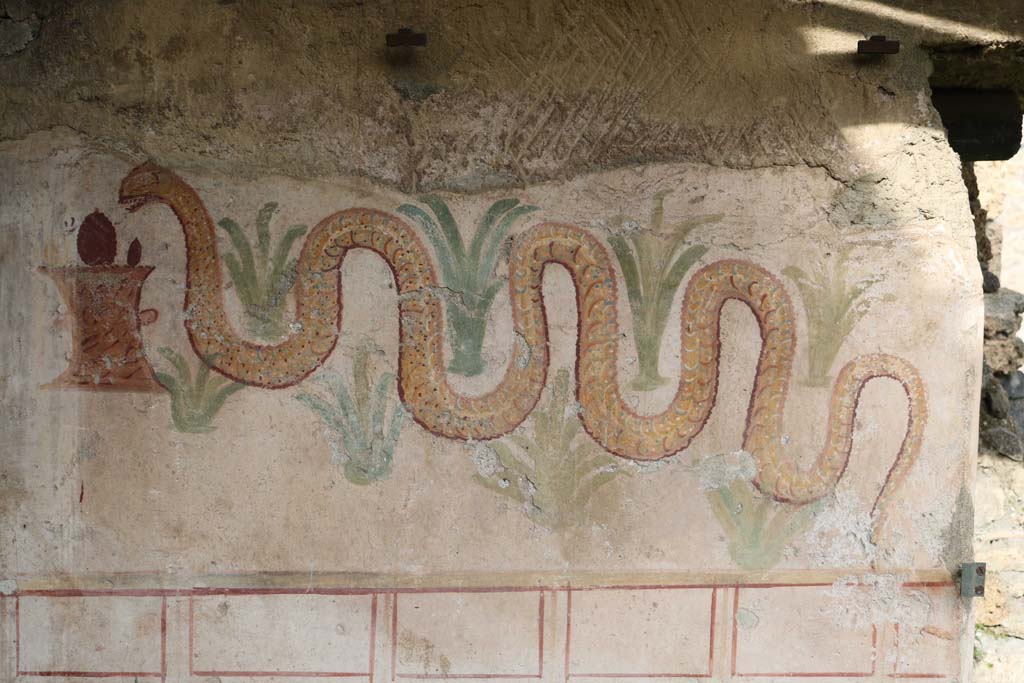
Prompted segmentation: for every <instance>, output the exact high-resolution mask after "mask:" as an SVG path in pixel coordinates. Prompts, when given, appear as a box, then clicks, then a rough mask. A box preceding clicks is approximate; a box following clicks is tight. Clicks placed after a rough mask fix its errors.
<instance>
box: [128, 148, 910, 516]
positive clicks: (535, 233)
mask: <svg viewBox="0 0 1024 683" xmlns="http://www.w3.org/2000/svg"><path fill="white" fill-rule="evenodd" d="M121 200H122V202H123V203H125V204H127V205H128V206H129V207H130V208H131V209H133V210H134V209H137V208H140V207H141V206H143V205H145V204H147V203H149V202H153V201H158V202H162V203H165V204H167V205H168V206H170V208H171V209H172V210H173V211H174V213H175V214H176V215H177V217H178V220H179V222H180V223H181V226H182V228H183V230H184V233H185V244H186V252H187V254H186V255H187V261H188V266H187V277H188V279H187V286H186V294H185V309H186V312H187V315H186V322H185V327H186V329H187V331H188V335H189V338H190V340H191V343H192V345H193V347H194V349H195V351H196V352H197V353H198V354H199V356H200V357H201V358H203V359H204V361H205V362H207V363H208V364H209V365H210V366H211V367H212V368H213V369H215V370H216V371H217V372H220V373H221V374H223V375H225V376H227V377H230V378H232V379H234V380H236V381H238V382H244V383H246V384H251V385H254V386H259V387H266V388H279V387H286V386H289V385H292V384H295V383H296V382H299V381H300V380H302V379H303V378H305V377H307V376H308V375H309V374H310V373H312V372H314V371H315V370H316V369H317V368H319V367H320V366H321V364H322V363H323V362H324V360H325V359H326V358H327V357H328V356H329V355H330V353H331V352H332V350H333V349H334V346H335V344H336V343H337V340H338V334H339V333H338V329H339V327H340V325H341V316H342V290H341V282H340V272H341V271H340V268H341V263H342V261H343V260H344V258H345V255H346V254H347V253H348V251H349V250H351V249H369V250H371V251H374V252H376V253H377V254H379V255H380V256H381V257H382V258H383V259H384V260H385V261H386V262H387V263H388V265H389V266H390V268H391V271H392V273H393V274H394V278H395V282H396V285H397V287H398V293H399V315H400V347H399V348H400V357H399V372H398V377H399V380H398V383H399V393H400V395H401V398H402V400H403V402H404V403H405V405H406V406H407V408H408V409H409V410H410V412H411V413H412V415H413V417H414V419H415V420H416V421H417V422H418V423H419V424H420V425H422V426H423V427H424V428H425V429H427V430H429V431H431V432H433V433H435V434H438V435H442V436H445V437H449V438H453V439H493V438H496V437H499V436H501V435H503V434H506V433H508V432H509V431H511V430H512V429H514V428H515V427H516V426H518V425H519V424H520V423H521V422H523V420H525V419H526V417H527V416H528V415H529V413H530V411H531V410H532V409H533V407H534V405H535V404H536V403H537V401H538V399H539V398H540V393H541V390H542V389H543V387H544V383H545V380H546V376H547V369H548V348H547V347H548V330H547V320H546V316H545V310H544V302H543V298H542V294H541V280H542V275H543V272H544V269H545V267H546V266H547V264H549V263H556V264H559V265H561V266H563V267H564V268H565V269H566V270H568V272H569V274H570V275H571V277H572V281H573V284H574V285H575V288H576V306H577V314H578V353H577V364H576V392H577V397H578V400H579V404H580V408H581V409H580V414H579V416H580V419H581V421H582V423H583V426H584V428H585V429H586V431H587V432H588V433H589V434H590V436H591V437H593V438H594V439H595V440H596V441H597V442H598V443H599V444H600V445H601V446H602V447H603V448H605V449H606V450H607V451H609V452H611V453H613V454H615V455H618V456H621V457H624V458H630V459H634V460H655V459H659V458H664V457H666V456H669V455H672V454H674V453H677V452H679V451H681V450H682V449H684V448H686V447H687V445H689V444H690V442H691V441H692V440H693V438H694V437H696V436H697V434H698V433H700V431H701V429H702V428H703V427H704V424H705V422H706V421H707V419H708V416H709V415H710V412H711V409H712V407H713V405H714V401H715V396H716V392H717V389H718V364H719V329H718V326H719V318H720V315H721V310H722V306H723V305H724V304H725V302H726V301H728V300H730V299H732V300H737V301H741V302H743V303H744V304H746V305H747V306H748V307H749V308H750V310H751V311H752V312H753V313H754V315H755V316H756V318H757V322H758V326H759V327H760V330H761V337H762V346H761V353H760V358H759V360H758V365H757V374H756V377H755V380H754V389H753V393H752V396H751V399H750V406H749V409H748V413H747V424H746V429H745V432H744V439H743V449H744V450H745V451H747V452H749V453H751V454H752V456H753V457H754V459H755V461H756V465H757V476H756V480H755V482H756V484H757V486H758V487H759V488H760V490H761V491H762V492H764V493H766V494H768V495H771V496H773V497H774V498H775V499H777V500H780V501H788V502H792V503H807V502H811V501H814V500H817V499H818V498H821V497H822V496H823V495H825V494H826V493H828V492H829V491H831V490H832V488H833V487H834V486H835V484H836V483H837V482H838V480H839V479H840V478H841V477H842V475H843V472H844V471H845V469H846V466H847V462H848V460H849V456H850V450H851V447H852V439H853V423H854V418H855V415H856V409H857V402H858V399H859V396H860V392H861V390H862V389H863V388H864V385H865V384H866V383H867V382H868V381H869V380H870V379H872V378H876V377H889V378H892V379H894V380H896V381H897V382H899V383H900V384H901V385H902V387H903V389H904V391H905V392H906V395H907V403H908V420H907V431H906V435H905V438H904V440H903V443H902V445H901V447H900V450H899V453H898V454H897V456H896V458H895V460H894V463H893V465H892V467H891V469H890V470H889V473H888V476H887V479H886V482H885V483H884V485H883V486H882V490H881V493H880V494H879V498H878V500H877V501H876V507H879V506H884V503H885V502H886V500H885V499H886V497H887V496H888V495H889V494H891V492H892V490H893V489H894V488H895V486H896V485H897V484H898V483H899V481H900V480H901V479H902V478H903V477H904V476H905V474H906V473H907V470H908V469H909V468H910V467H911V465H912V464H913V462H914V460H915V458H916V457H917V455H918V453H919V452H920V448H921V440H922V435H923V432H924V427H925V421H926V406H925V391H924V386H923V384H922V382H921V379H920V377H919V375H918V373H917V371H916V370H915V368H914V367H913V366H911V365H910V364H909V363H908V362H906V361H905V360H902V359H900V358H897V357H895V356H891V355H886V354H869V355H864V356H860V357H857V358H855V359H854V360H852V361H850V362H849V363H847V364H846V365H845V366H844V367H843V368H842V370H841V371H840V373H839V376H838V378H837V380H836V385H835V388H834V390H833V392H832V398H831V405H830V411H829V418H828V425H827V428H826V437H825V445H824V447H823V449H822V451H821V453H820V454H819V455H818V458H817V460H816V462H815V463H814V464H813V465H812V466H811V467H810V468H809V469H806V470H805V469H802V468H801V467H800V465H799V464H798V463H795V462H792V460H791V459H790V460H788V459H785V458H784V457H783V455H784V454H783V452H782V449H781V446H782V434H783V432H782V418H783V413H784V408H785V402H786V394H787V392H788V389H789V380H790V374H791V370H792V366H793V358H794V354H795V348H796V325H795V317H794V315H793V307H792V304H791V302H790V300H789V297H788V295H787V293H786V290H785V288H784V286H783V285H782V283H781V282H780V281H779V280H778V279H777V278H776V277H775V276H773V275H772V274H771V273H769V272H768V271H766V270H765V269H763V268H762V267H760V266H758V265H755V264H753V263H749V262H746V261H740V260H723V261H717V262H715V263H712V264H710V265H707V266H705V267H703V268H702V269H700V270H699V271H698V272H696V273H695V274H694V275H693V276H692V278H691V279H690V282H689V284H688V286H687V288H686V292H685V296H684V298H683V303H682V350H681V360H682V363H681V365H682V374H681V377H680V379H679V385H678V389H677V390H676V393H675V396H674V398H673V399H672V402H671V404H670V405H669V406H668V408H666V409H665V410H664V411H663V412H662V413H660V414H658V415H651V416H646V415H638V414H636V413H635V412H634V411H632V410H631V409H630V408H629V406H628V405H626V403H625V402H624V401H623V399H622V396H621V395H620V393H619V383H618V376H617V373H618V367H619V364H618V345H619V324H618V316H617V310H616V306H617V301H618V293H617V289H616V277H615V271H614V269H613V267H612V265H611V261H610V260H609V257H608V253H607V251H606V249H605V248H604V246H603V245H602V244H601V243H600V242H599V241H598V240H597V239H596V238H595V237H594V236H592V235H590V234H589V233H587V232H586V231H584V230H582V229H580V228H577V227H574V226H571V225H560V224H554V223H544V224H540V225H537V226H536V227H533V228H532V229H530V230H528V231H526V232H524V233H522V234H521V235H519V236H518V237H517V238H516V239H515V240H514V242H513V245H512V251H511V254H510V257H509V268H508V270H509V295H510V299H511V308H512V317H513V326H514V329H515V332H516V334H515V340H516V341H515V349H514V353H513V357H512V359H511V360H510V362H509V364H508V367H507V368H506V369H505V374H504V377H503V379H502V381H501V383H500V384H499V385H498V386H497V387H496V388H495V389H494V390H493V391H491V392H489V393H487V394H485V395H482V396H466V395H463V394H460V393H459V392H457V391H455V390H454V389H453V388H452V387H451V386H450V385H449V383H448V380H447V375H446V370H445V359H444V339H445V336H444V329H443V325H444V317H443V312H442V311H443V306H442V300H441V299H440V297H439V295H438V293H437V285H438V283H437V276H436V274H435V271H434V268H433V265H432V263H431V260H430V256H429V252H428V250H427V249H426V248H425V247H424V246H423V244H422V242H421V241H420V239H419V238H418V237H417V235H416V233H415V232H414V230H413V229H412V228H411V227H410V226H409V225H408V224H406V223H405V222H404V221H402V220H401V219H399V218H398V217H396V216H392V215H390V214H387V213H384V212H382V211H376V210H369V209H348V210H345V211H341V212H338V213H335V214H333V215H331V216H328V217H327V218H324V219H323V220H322V221H320V223H319V224H318V225H317V226H316V227H315V228H314V229H313V230H312V232H311V233H310V234H309V236H308V237H307V239H306V242H305V244H304V246H303V248H302V253H301V256H300V257H299V260H298V276H297V279H296V282H295V286H294V290H295V301H296V315H295V322H294V323H293V325H292V330H293V332H292V334H291V335H290V336H289V337H288V338H287V339H284V340H283V341H281V342H280V343H277V344H270V345H260V344H254V343H252V342H250V341H248V340H246V339H244V338H242V337H240V336H239V335H238V333H237V332H236V331H235V329H234V328H233V327H232V325H231V324H230V322H229V320H228V317H227V314H226V311H225V306H224V299H223V291H222V281H221V264H220V259H219V257H218V254H217V242H216V236H215V234H214V225H213V221H212V220H211V218H210V216H209V214H208V212H207V211H206V208H205V206H204V205H203V203H202V200H201V199H200V198H199V196H198V194H197V193H196V192H195V191H194V190H193V189H192V188H191V187H190V186H189V185H188V184H187V183H185V181H183V180H182V179H181V178H179V177H178V176H177V175H175V174H174V173H172V172H171V171H168V170H166V169H163V168H161V167H159V166H156V165H154V164H152V163H146V164H143V165H141V166H139V167H138V168H136V169H134V170H133V171H132V172H131V173H129V175H128V176H127V177H126V178H125V180H124V181H123V183H122V186H121Z"/></svg>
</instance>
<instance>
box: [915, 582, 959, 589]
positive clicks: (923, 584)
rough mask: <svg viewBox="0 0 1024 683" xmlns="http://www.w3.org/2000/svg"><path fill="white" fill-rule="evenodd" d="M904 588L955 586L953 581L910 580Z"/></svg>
mask: <svg viewBox="0 0 1024 683" xmlns="http://www.w3.org/2000/svg"><path fill="white" fill-rule="evenodd" d="M903 587H904V588H955V587H956V583H954V582H953V581H908V582H907V583H905V584H903Z"/></svg>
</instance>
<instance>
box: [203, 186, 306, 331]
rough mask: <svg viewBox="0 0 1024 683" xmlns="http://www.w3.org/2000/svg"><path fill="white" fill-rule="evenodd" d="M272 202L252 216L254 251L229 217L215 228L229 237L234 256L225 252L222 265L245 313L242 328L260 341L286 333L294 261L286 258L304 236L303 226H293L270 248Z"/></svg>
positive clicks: (293, 278)
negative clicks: (286, 310) (285, 313)
mask: <svg viewBox="0 0 1024 683" xmlns="http://www.w3.org/2000/svg"><path fill="white" fill-rule="evenodd" d="M276 211H277V203H276V202H267V203H266V204H264V205H263V208H262V209H260V210H259V213H257V214H256V248H255V250H254V249H253V246H252V244H251V243H250V241H249V238H248V237H247V236H246V234H245V231H244V230H242V227H241V226H240V225H239V224H238V223H236V222H235V221H234V220H232V219H231V218H222V219H221V220H220V222H219V223H217V225H219V226H220V227H221V228H222V229H223V230H224V232H226V233H227V234H228V237H230V238H231V244H232V245H233V246H234V249H235V253H230V252H227V251H225V253H224V263H225V264H226V265H227V267H228V273H229V274H230V275H231V282H232V283H233V284H234V286H235V292H236V293H237V294H238V299H239V301H241V303H242V308H243V310H244V311H245V320H246V329H247V330H248V331H249V333H250V334H253V335H255V336H257V337H259V338H260V339H264V340H272V339H277V338H279V337H281V336H282V335H284V334H285V332H286V331H287V324H286V322H285V321H284V319H283V318H284V310H285V300H286V297H287V295H288V292H289V291H290V290H291V288H292V285H293V284H295V275H296V272H295V263H296V259H291V260H289V259H288V254H289V252H290V251H291V249H292V245H293V244H294V243H295V240H297V239H298V238H299V237H301V236H302V235H304V234H306V226H305V225H293V226H291V227H290V228H288V230H287V232H285V234H284V235H283V236H282V237H281V239H280V240H278V242H277V246H276V247H273V249H271V238H270V220H271V219H272V218H273V217H274V213H275V212H276Z"/></svg>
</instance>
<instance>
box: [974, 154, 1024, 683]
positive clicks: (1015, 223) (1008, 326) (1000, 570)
mask: <svg viewBox="0 0 1024 683" xmlns="http://www.w3.org/2000/svg"><path fill="white" fill-rule="evenodd" d="M975 166H976V170H977V173H978V185H979V190H980V196H979V199H980V201H981V204H982V206H983V207H984V208H985V211H986V212H987V218H988V226H987V228H988V231H989V232H990V233H991V235H992V237H993V238H994V243H995V245H996V247H997V254H998V272H999V279H1000V281H1001V284H1002V287H1003V288H1002V289H1001V290H1000V291H999V292H997V293H993V294H986V295H985V297H986V302H985V315H986V328H987V329H990V330H993V331H995V330H996V329H999V330H1000V332H999V335H1000V336H1004V335H1006V336H1009V337H1016V336H1019V330H1020V314H1018V313H1017V311H1018V310H1021V309H1024V297H1022V296H1021V295H1020V294H1019V291H1020V290H1021V289H1024V223H1022V218H1024V215H1022V212H1021V201H1022V198H1024V156H1022V155H1020V154H1018V155H1017V156H1015V157H1014V158H1012V159H1009V160H1007V161H999V162H979V163H977V164H976V165H975ZM987 336H992V335H987ZM1016 341H1017V343H1016V344H1012V343H1008V342H1007V341H1006V340H1004V339H999V340H997V341H995V343H993V342H992V341H989V340H986V343H985V356H986V359H988V358H990V357H991V358H993V359H995V360H996V361H997V362H1000V364H1001V365H1002V368H1001V371H1000V372H1001V375H1002V377H1000V378H999V379H996V378H995V377H993V379H996V381H997V382H998V383H999V385H1000V386H1001V387H1002V388H1003V390H1004V393H1003V396H1005V398H1006V400H1005V401H998V399H997V401H995V402H992V401H990V403H992V404H993V405H994V403H996V402H1000V403H1002V405H1003V406H1004V407H1006V408H1007V410H1006V411H1005V413H1006V419H1009V420H1010V425H1011V426H1012V427H1013V428H1014V430H1013V432H1014V435H1016V432H1019V430H1020V428H1021V425H1024V419H1022V415H1021V412H1022V411H1021V405H1022V404H1021V400H1022V398H1024V397H1022V396H1021V394H1022V392H1021V391H1020V389H1019V388H1018V387H1019V386H1020V384H1021V381H1020V380H1021V379H1022V377H1024V376H1022V375H1021V374H1020V372H1019V367H1020V365H1021V363H1022V362H1024V355H1022V351H1021V349H1022V347H1021V345H1020V343H1019V340H1016ZM989 362H992V361H989ZM992 388H993V389H994V387H992ZM986 393H988V394H990V395H993V396H999V394H998V392H983V405H984V400H985V398H984V397H985V395H986ZM996 409H997V410H999V408H998V407H996ZM988 412H991V411H988ZM983 419H984V418H983ZM1001 446H1002V447H1000V441H999V439H998V437H997V439H996V441H991V440H989V439H986V437H985V432H984V430H983V431H982V437H981V455H980V458H981V459H980V460H979V463H978V477H977V483H976V489H975V490H976V496H977V499H978V501H979V504H978V506H977V518H976V520H975V528H976V535H975V552H976V553H977V556H978V558H979V559H983V560H985V561H986V562H987V563H988V590H987V593H986V596H985V600H984V602H983V603H982V605H981V606H980V609H979V610H978V614H977V632H976V641H977V645H976V647H975V660H976V664H975V680H977V681H997V682H1001V681H1012V680H1015V678H1016V677H1018V676H1019V672H1020V671H1021V669H1022V667H1024V576H1022V572H1021V571H1020V567H1021V563H1022V562H1024V543H1022V534H1021V529H1022V528H1024V515H1022V510H1024V503H1022V500H1021V496H1022V491H1024V467H1022V466H1021V460H1022V459H1024V447H1021V442H1020V440H1019V439H1009V440H1005V443H1001Z"/></svg>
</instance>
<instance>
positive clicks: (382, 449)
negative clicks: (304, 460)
mask: <svg viewBox="0 0 1024 683" xmlns="http://www.w3.org/2000/svg"><path fill="white" fill-rule="evenodd" d="M373 350H374V349H373V347H372V345H369V344H362V345H361V346H360V347H359V348H358V349H357V350H356V353H355V358H354V363H353V368H352V381H351V383H347V382H346V381H345V379H344V378H342V377H341V376H339V375H337V374H336V373H332V372H324V373H321V375H320V377H319V382H320V384H321V385H322V386H324V388H325V389H326V390H327V391H328V393H329V398H326V399H325V398H323V397H322V396H320V395H318V394H314V393H303V394H299V395H298V396H297V397H296V398H297V399H298V400H299V401H301V402H302V403H304V404H306V405H307V406H309V407H310V408H312V409H313V411H314V412H315V413H316V414H317V415H319V416H320V419H321V420H323V422H324V424H325V425H327V427H328V428H329V429H331V430H332V431H333V432H334V434H336V435H337V437H338V438H337V441H336V442H335V443H334V444H332V446H334V448H335V462H336V464H339V465H340V466H341V468H342V472H343V473H344V474H345V478H346V479H348V480H349V481H350V482H352V483H353V484H360V485H365V484H369V483H371V482H375V481H379V480H381V479H384V478H386V477H387V476H388V475H390V474H391V466H392V461H393V457H394V453H395V446H396V444H397V443H398V437H399V435H400V434H401V432H402V426H403V424H404V422H405V409H404V408H403V407H402V405H401V403H399V402H398V401H397V397H395V396H393V395H392V393H391V390H392V387H393V386H394V384H395V376H394V375H393V374H391V373H383V374H381V375H380V377H378V378H377V379H376V381H375V380H374V379H373V378H372V377H371V376H370V367H369V365H370V364H369V357H370V353H371V352H373ZM350 387H351V389H350ZM389 413H390V418H389V417H388V415H389Z"/></svg>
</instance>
